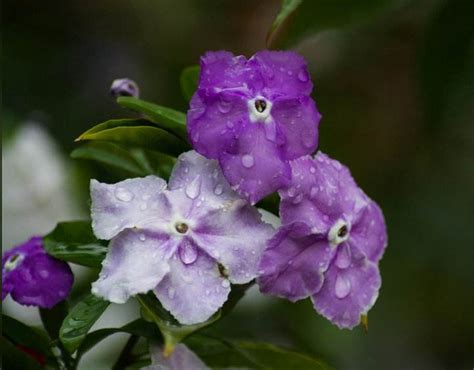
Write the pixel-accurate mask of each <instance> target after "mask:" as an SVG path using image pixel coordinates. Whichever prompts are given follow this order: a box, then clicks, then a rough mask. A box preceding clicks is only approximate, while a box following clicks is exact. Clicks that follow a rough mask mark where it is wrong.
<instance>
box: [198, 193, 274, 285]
mask: <svg viewBox="0 0 474 370" xmlns="http://www.w3.org/2000/svg"><path fill="white" fill-rule="evenodd" d="M273 233H274V230H273V227H272V226H270V225H269V224H266V223H264V222H262V221H261V215H260V214H259V213H258V211H257V210H256V209H255V208H253V207H250V206H249V205H248V203H246V202H245V201H243V200H237V201H233V202H229V203H228V204H227V205H226V206H225V207H224V208H221V209H219V210H216V211H214V212H210V213H208V214H207V215H206V217H205V218H202V219H200V220H199V223H198V225H197V228H196V229H195V230H194V234H193V238H194V240H195V241H196V243H197V244H198V245H199V247H200V248H201V249H203V250H205V251H206V252H207V253H208V254H209V255H210V256H212V257H213V258H215V259H216V260H217V261H219V262H220V263H221V264H222V265H223V266H224V267H225V269H226V274H227V275H228V277H229V280H230V281H231V282H232V283H234V284H244V283H247V282H249V281H251V280H252V279H254V278H255V277H256V276H257V270H258V262H259V260H260V258H261V256H262V253H263V250H264V249H265V245H266V242H267V240H268V239H270V238H271V237H272V235H273Z"/></svg>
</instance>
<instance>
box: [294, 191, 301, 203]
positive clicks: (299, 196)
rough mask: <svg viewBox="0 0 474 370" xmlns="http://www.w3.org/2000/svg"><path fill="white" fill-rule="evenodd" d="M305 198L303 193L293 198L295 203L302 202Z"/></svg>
mask: <svg viewBox="0 0 474 370" xmlns="http://www.w3.org/2000/svg"><path fill="white" fill-rule="evenodd" d="M302 200H303V194H301V193H300V194H298V195H297V196H296V197H295V199H293V204H298V203H301V201H302Z"/></svg>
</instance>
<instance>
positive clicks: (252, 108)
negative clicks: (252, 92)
mask: <svg viewBox="0 0 474 370" xmlns="http://www.w3.org/2000/svg"><path fill="white" fill-rule="evenodd" d="M247 105H248V108H249V117H250V122H263V123H270V122H271V120H272V116H271V115H270V113H271V110H272V103H271V102H270V101H269V100H267V99H265V98H264V97H263V96H257V97H255V98H254V99H250V100H248V101H247Z"/></svg>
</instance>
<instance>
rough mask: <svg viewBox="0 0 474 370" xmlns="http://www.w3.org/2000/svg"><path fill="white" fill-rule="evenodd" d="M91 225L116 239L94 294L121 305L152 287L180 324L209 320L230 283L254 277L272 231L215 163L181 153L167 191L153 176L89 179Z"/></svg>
mask: <svg viewBox="0 0 474 370" xmlns="http://www.w3.org/2000/svg"><path fill="white" fill-rule="evenodd" d="M91 196H92V226H93V229H94V232H95V234H96V236H97V237H98V238H100V239H111V242H110V245H109V251H108V253H107V256H106V258H105V260H104V262H103V268H102V271H101V273H100V276H99V280H98V281H96V282H95V283H94V284H93V287H92V292H93V293H94V294H96V295H98V296H100V297H103V298H104V299H106V300H109V301H111V302H115V303H124V302H125V301H126V300H127V299H128V298H129V297H130V296H132V295H135V294H138V293H145V292H147V291H149V290H153V291H154V292H155V294H156V296H157V297H158V299H159V300H160V302H161V303H162V304H163V306H164V307H165V308H166V309H167V310H169V311H170V312H171V313H172V314H173V316H174V317H175V318H176V319H177V320H178V321H180V322H181V323H183V324H194V323H198V322H202V321H205V320H206V319H208V318H209V317H210V316H212V314H214V313H215V312H216V311H217V310H218V309H219V308H220V307H221V306H222V305H223V303H224V302H225V301H226V300H227V296H228V294H229V292H230V284H231V283H232V284H244V283H247V282H249V281H251V280H252V279H254V278H255V277H256V274H257V268H258V262H259V260H260V257H261V255H262V252H263V249H264V248H265V243H266V241H267V240H268V239H269V238H270V237H271V236H272V235H273V228H272V227H271V226H270V225H268V224H265V223H263V222H262V221H261V217H260V215H259V213H258V211H257V210H256V209H255V208H253V207H251V206H250V205H249V204H248V203H247V202H245V201H244V200H242V199H240V198H239V196H238V195H237V194H236V193H235V192H234V191H233V190H232V189H231V187H230V185H229V184H228V183H227V181H226V180H225V178H224V176H223V175H222V172H221V170H220V169H219V166H218V164H217V162H216V161H213V160H208V159H206V158H204V157H202V156H201V155H199V154H198V153H196V152H194V151H190V152H187V153H184V154H182V155H181V156H180V157H179V158H178V160H177V163H176V166H175V168H174V170H173V172H172V174H171V178H170V181H169V184H168V186H167V185H166V182H165V181H164V180H163V179H161V178H159V177H156V176H147V177H145V178H135V179H129V180H125V181H122V182H119V183H117V184H113V185H108V184H103V183H99V182H98V181H96V180H92V181H91Z"/></svg>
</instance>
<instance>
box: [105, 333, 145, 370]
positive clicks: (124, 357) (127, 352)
mask: <svg viewBox="0 0 474 370" xmlns="http://www.w3.org/2000/svg"><path fill="white" fill-rule="evenodd" d="M139 339H140V337H138V336H137V335H131V336H130V338H128V341H127V343H125V346H124V347H123V349H122V352H121V353H120V356H119V358H118V359H117V361H116V362H115V364H114V366H113V367H112V370H121V369H125V368H126V367H127V365H129V363H130V357H131V353H132V351H133V348H134V347H135V345H136V344H137V342H138V340H139Z"/></svg>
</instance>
